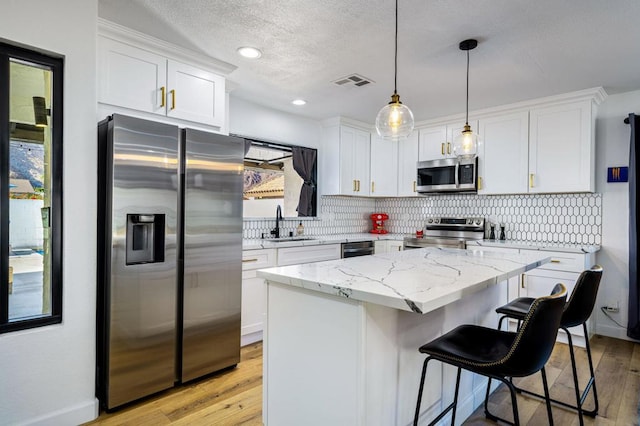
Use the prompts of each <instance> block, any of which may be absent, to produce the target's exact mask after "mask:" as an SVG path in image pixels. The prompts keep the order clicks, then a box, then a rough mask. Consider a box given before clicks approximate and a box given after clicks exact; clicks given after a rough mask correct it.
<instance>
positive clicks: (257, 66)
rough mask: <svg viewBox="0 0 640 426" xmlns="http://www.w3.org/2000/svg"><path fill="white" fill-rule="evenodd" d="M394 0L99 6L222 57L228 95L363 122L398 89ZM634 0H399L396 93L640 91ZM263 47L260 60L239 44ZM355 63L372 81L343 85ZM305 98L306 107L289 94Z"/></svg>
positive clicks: (420, 113) (516, 95) (446, 103)
mask: <svg viewBox="0 0 640 426" xmlns="http://www.w3.org/2000/svg"><path fill="white" fill-rule="evenodd" d="M394 7H395V2H394V1H393V0H384V1H382V0H348V1H345V0H277V1H266V0H255V1H248V0H240V1H229V0H224V1H223V0H99V15H100V17H102V18H105V19H107V20H110V21H113V22H116V23H119V24H121V25H124V26H126V27H129V28H132V29H135V30H138V31H141V32H144V33H147V34H149V35H152V36H154V37H157V38H160V39H163V40H165V41H169V42H172V43H175V44H177V45H179V46H183V47H185V48H189V49H191V50H195V51H199V52H201V53H204V54H206V55H209V56H212V57H214V58H217V59H220V60H223V61H226V62H229V63H231V64H234V65H236V66H237V67H238V68H237V69H236V70H235V71H233V72H232V73H230V74H229V75H228V77H227V78H228V80H229V81H230V82H231V87H233V88H234V90H233V91H232V92H231V96H232V97H238V98H243V99H247V100H250V101H252V102H255V103H258V104H261V105H265V106H268V107H272V108H276V109H279V110H284V111H288V112H292V113H296V114H300V115H304V116H308V117H311V118H315V119H324V118H329V117H334V116H337V115H341V116H346V117H350V118H354V119H358V120H361V121H365V122H368V123H373V122H374V121H375V116H376V114H377V112H378V110H379V109H380V108H381V107H382V106H383V105H384V104H386V103H387V102H388V101H389V100H390V95H391V93H392V92H393V34H394ZM638 17H640V1H638V0H615V1H604V0H536V1H531V0H473V1H471V0H399V18H398V25H399V29H398V93H399V94H400V96H401V100H402V102H403V103H405V104H406V105H408V106H409V107H410V108H411V109H412V110H413V112H414V116H415V118H416V120H417V121H420V120H426V119H429V118H434V117H438V116H443V115H448V114H455V113H461V112H464V103H465V69H466V54H465V52H462V51H460V50H459V49H458V43H459V42H460V41H462V40H464V39H467V38H476V39H478V41H479V45H478V47H477V48H476V49H475V50H472V51H471V52H470V55H471V59H470V63H471V64H470V99H469V108H470V109H471V110H474V109H479V108H484V107H491V106H497V105H502V104H507V103H512V102H517V101H522V100H526V99H533V98H538V97H543V96H549V95H555V94H559V93H564V92H569V91H574V90H580V89H586V88H590V87H596V86H603V87H604V88H605V90H606V91H607V93H609V94H613V93H620V92H626V91H630V90H638V89H640V24H639V23H638ZM245 45H249V46H256V47H258V48H260V49H261V50H262V51H263V56H262V58H260V59H259V60H248V59H244V58H241V57H239V56H238V55H237V53H236V49H237V48H238V47H240V46H245ZM353 73H357V74H359V75H362V76H364V77H366V78H368V79H370V80H372V81H373V82H374V84H369V85H365V86H362V87H355V86H350V87H340V86H337V85H335V84H333V83H332V82H333V81H335V80H337V79H339V78H341V77H344V76H347V75H350V74H353ZM295 98H303V99H305V100H306V101H307V102H308V103H307V105H305V106H303V107H295V106H293V105H291V104H290V102H291V100H292V99H295Z"/></svg>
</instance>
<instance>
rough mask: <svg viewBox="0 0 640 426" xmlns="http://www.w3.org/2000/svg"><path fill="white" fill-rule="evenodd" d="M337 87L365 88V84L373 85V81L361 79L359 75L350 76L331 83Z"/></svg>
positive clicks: (365, 78)
mask: <svg viewBox="0 0 640 426" xmlns="http://www.w3.org/2000/svg"><path fill="white" fill-rule="evenodd" d="M333 83H334V84H337V85H338V86H345V87H347V86H358V87H360V86H366V85H367V84H371V83H374V81H373V80H371V79H370V78H367V77H363V76H361V75H360V74H351V75H348V76H346V77H342V78H339V79H337V80H334V81H333Z"/></svg>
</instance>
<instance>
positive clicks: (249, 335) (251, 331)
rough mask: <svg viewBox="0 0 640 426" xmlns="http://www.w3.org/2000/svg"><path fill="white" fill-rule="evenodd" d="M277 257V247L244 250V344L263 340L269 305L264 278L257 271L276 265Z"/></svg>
mask: <svg viewBox="0 0 640 426" xmlns="http://www.w3.org/2000/svg"><path fill="white" fill-rule="evenodd" d="M276 259H277V256H276V249H261V250H245V251H243V252H242V308H241V321H240V329H241V332H240V334H241V336H242V338H241V344H242V346H245V345H248V344H250V343H253V342H257V341H259V340H262V329H263V324H264V317H265V315H266V307H267V305H266V300H265V284H264V280H263V279H262V278H258V277H257V276H256V271H257V270H258V269H262V268H269V267H271V266H276Z"/></svg>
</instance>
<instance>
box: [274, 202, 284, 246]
mask: <svg viewBox="0 0 640 426" xmlns="http://www.w3.org/2000/svg"><path fill="white" fill-rule="evenodd" d="M281 220H282V209H281V208H280V204H278V207H276V227H275V228H274V229H272V230H271V235H273V236H274V237H275V238H280V221H281Z"/></svg>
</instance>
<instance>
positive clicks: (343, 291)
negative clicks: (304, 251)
mask: <svg viewBox="0 0 640 426" xmlns="http://www.w3.org/2000/svg"><path fill="white" fill-rule="evenodd" d="M549 260H550V257H549V256H548V255H546V254H545V253H544V252H527V253H525V254H516V253H503V252H482V251H470V250H458V249H441V248H423V249H415V250H406V251H400V252H394V253H385V254H377V255H373V256H361V257H353V258H348V259H340V260H331V261H326V262H316V263H307V264H302V265H290V266H280V267H275V268H268V269H261V270H258V276H259V277H262V278H265V279H267V280H270V281H274V282H278V283H282V284H285V285H290V286H294V287H302V288H305V289H308V290H313V291H318V292H321V293H327V294H331V295H334V296H339V297H345V298H351V299H355V300H360V301H363V302H369V303H374V304H377V305H382V306H387V307H391V308H395V309H400V310H405V311H411V312H417V313H427V312H430V311H433V310H435V309H438V308H440V307H442V306H445V305H447V304H449V303H452V302H454V301H456V300H459V299H461V298H462V297H464V296H467V295H469V294H473V293H475V292H477V291H480V290H482V289H484V288H487V287H489V286H492V285H495V284H497V283H500V282H502V281H504V280H506V279H508V278H510V277H513V276H516V275H519V274H521V273H524V272H526V271H528V270H531V269H533V268H536V267H538V266H540V265H542V264H544V263H547V262H549Z"/></svg>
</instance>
